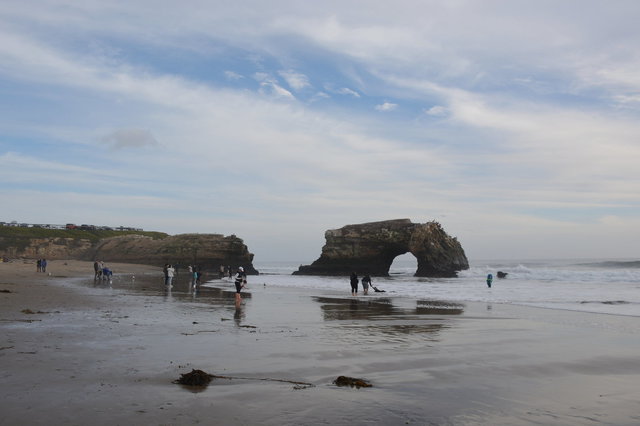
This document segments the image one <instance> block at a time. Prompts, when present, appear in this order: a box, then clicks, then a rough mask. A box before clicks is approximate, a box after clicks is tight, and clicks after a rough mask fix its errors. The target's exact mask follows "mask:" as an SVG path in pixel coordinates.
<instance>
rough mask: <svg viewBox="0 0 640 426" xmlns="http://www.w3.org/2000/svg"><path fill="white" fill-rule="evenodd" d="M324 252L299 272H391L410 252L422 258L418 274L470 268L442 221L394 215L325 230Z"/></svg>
mask: <svg viewBox="0 0 640 426" xmlns="http://www.w3.org/2000/svg"><path fill="white" fill-rule="evenodd" d="M325 240H326V244H325V245H324V247H322V254H321V255H320V257H319V258H318V259H317V260H316V261H315V262H313V263H312V264H311V265H304V266H300V268H299V269H298V270H297V271H296V272H294V274H297V275H348V274H350V273H351V272H356V273H358V274H364V273H368V274H371V275H377V276H388V275H389V268H390V267H391V264H392V263H393V260H394V259H395V258H396V257H397V256H400V255H402V254H405V253H408V252H410V253H411V254H413V255H414V256H415V257H416V259H417V261H418V268H417V270H416V273H415V276H418V277H454V276H456V275H457V272H458V271H460V270H463V269H468V268H469V262H468V260H467V257H466V255H465V253H464V250H463V249H462V246H461V245H460V243H459V242H458V240H457V239H456V238H454V237H450V236H449V235H447V233H446V232H445V231H444V229H442V226H441V225H440V224H439V223H438V222H435V221H434V222H427V223H424V224H420V223H413V222H411V220H409V219H394V220H385V221H381V222H370V223H363V224H359V225H347V226H344V227H342V228H340V229H330V230H328V231H326V232H325Z"/></svg>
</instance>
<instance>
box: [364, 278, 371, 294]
mask: <svg viewBox="0 0 640 426" xmlns="http://www.w3.org/2000/svg"><path fill="white" fill-rule="evenodd" d="M370 285H371V277H370V276H369V274H365V276H364V277H362V293H364V294H369V286H370Z"/></svg>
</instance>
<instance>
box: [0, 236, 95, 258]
mask: <svg viewBox="0 0 640 426" xmlns="http://www.w3.org/2000/svg"><path fill="white" fill-rule="evenodd" d="M0 240H3V238H2V237H0ZM2 242H3V244H2V246H3V247H4V249H0V255H2V256H6V257H9V258H12V257H25V258H29V259H51V260H56V259H80V258H81V257H82V256H83V255H84V254H85V253H86V252H87V250H89V249H90V248H91V246H92V244H91V241H89V240H85V239H76V238H13V239H11V241H2Z"/></svg>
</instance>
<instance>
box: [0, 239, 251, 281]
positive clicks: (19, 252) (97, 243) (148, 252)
mask: <svg viewBox="0 0 640 426" xmlns="http://www.w3.org/2000/svg"><path fill="white" fill-rule="evenodd" d="M0 256H2V257H7V258H28V259H39V258H45V259H48V260H89V261H93V260H103V261H105V262H106V263H107V264H108V263H110V262H121V263H135V264H142V265H156V266H162V265H164V264H165V263H171V264H175V265H182V266H185V267H186V265H198V266H200V268H202V269H203V270H205V271H206V270H209V271H218V270H219V269H220V266H221V265H224V266H231V268H232V269H236V268H237V267H238V266H242V267H244V269H245V272H246V273H247V274H253V275H256V274H258V271H257V270H256V269H255V268H254V266H253V253H250V252H249V249H248V248H247V246H246V245H245V244H244V242H243V240H242V239H241V238H239V237H237V236H235V235H230V236H224V235H221V234H178V235H172V236H169V235H167V234H163V233H160V232H147V233H123V234H122V235H113V236H110V235H109V236H105V234H104V233H99V232H95V233H90V232H85V231H67V230H55V231H54V230H35V229H32V228H29V229H24V230H22V229H19V228H9V227H0Z"/></svg>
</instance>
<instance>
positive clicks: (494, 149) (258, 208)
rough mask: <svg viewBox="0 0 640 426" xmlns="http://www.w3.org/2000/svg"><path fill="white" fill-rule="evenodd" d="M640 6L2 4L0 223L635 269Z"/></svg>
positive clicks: (312, 249) (18, 0) (405, 1)
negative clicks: (371, 241) (450, 246)
mask: <svg viewBox="0 0 640 426" xmlns="http://www.w3.org/2000/svg"><path fill="white" fill-rule="evenodd" d="M639 21H640V2H638V1H635V0H632V1H621V0H612V1H607V2H604V1H593V0H565V1H561V2H558V1H556V0H552V1H547V0H535V1H534V0H528V1H523V0H504V1H499V0H483V1H476V0H448V1H431V0H416V1H409V0H397V1H394V2H392V3H390V2H387V1H377V0H367V1H349V0H340V1H331V0H328V1H322V2H304V1H280V0H271V1H268V2H265V1H222V0H207V1H199V0H193V1H184V2H175V1H164V0H153V1H151V0H137V1H130V0H125V1H119V0H111V1H101V0H84V1H82V2H78V1H73V0H30V1H22V0H4V1H2V2H0V179H1V181H2V185H1V186H0V197H1V198H0V199H1V200H2V201H1V202H0V206H1V207H0V221H5V222H8V221H13V220H16V221H18V222H27V223H53V224H65V223H76V224H85V223H86V224H94V225H107V226H120V225H122V226H133V227H139V228H143V229H145V230H153V231H162V232H167V233H169V234H181V233H193V232H196V233H217V234H224V235H231V234H235V235H237V236H239V237H240V238H242V239H243V240H244V242H245V243H246V244H247V246H248V248H249V250H250V251H251V252H252V253H254V254H255V258H254V263H256V262H262V261H273V260H295V261H300V262H301V263H311V262H312V261H313V260H315V259H316V258H317V257H318V256H319V255H320V252H321V248H322V246H323V245H324V242H325V240H324V232H325V231H326V230H328V229H335V228H340V227H342V226H344V225H348V224H357V223H365V222H372V221H380V220H388V219H400V218H408V219H411V220H412V221H413V222H416V223H425V222H427V221H431V220H436V221H438V222H440V223H441V224H442V226H443V227H444V229H445V231H447V232H448V233H449V234H450V235H452V236H455V237H457V238H458V240H459V241H460V243H461V244H462V246H463V248H464V249H465V251H466V254H467V257H468V258H469V259H470V260H471V261H473V260H474V259H548V258H565V259H566V258H638V257H640V250H639V249H640V166H639V165H638V160H639V159H640V72H638V70H640V47H639V46H640V26H638V24H637V23H638V22H639Z"/></svg>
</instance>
